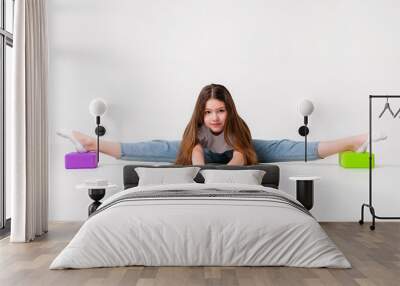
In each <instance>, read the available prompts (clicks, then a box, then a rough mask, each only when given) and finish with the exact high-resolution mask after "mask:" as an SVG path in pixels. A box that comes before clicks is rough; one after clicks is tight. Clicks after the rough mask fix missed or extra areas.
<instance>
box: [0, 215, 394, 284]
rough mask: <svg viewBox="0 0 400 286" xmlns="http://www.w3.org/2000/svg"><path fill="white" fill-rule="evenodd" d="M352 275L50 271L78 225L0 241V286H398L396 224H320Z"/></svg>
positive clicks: (273, 270) (287, 270) (247, 270)
mask: <svg viewBox="0 0 400 286" xmlns="http://www.w3.org/2000/svg"><path fill="white" fill-rule="evenodd" d="M321 225H322V227H323V228H324V229H325V231H326V232H327V233H328V235H329V236H330V237H331V239H332V240H333V241H334V242H335V243H336V245H337V246H338V247H339V248H340V249H341V250H342V251H343V253H344V254H345V256H346V257H347V258H348V259H349V261H350V262H351V264H352V266H353V268H352V269H347V270H344V269H315V268H294V267H293V268H292V267H119V268H100V269H85V270H49V269H48V267H49V265H50V263H51V261H52V260H53V259H54V258H55V257H56V256H57V254H58V253H59V252H60V251H61V250H62V249H63V248H64V247H65V246H66V244H67V243H68V241H70V239H71V238H72V237H73V235H74V234H75V233H76V232H77V230H78V229H79V227H80V226H81V223H60V222H57V223H51V224H50V231H49V233H48V234H46V235H45V236H43V237H41V238H39V239H38V240H35V241H34V242H32V243H9V239H8V238H5V239H3V240H1V241H0V285H1V286H8V285H10V286H11V285H12V286H18V285H29V286H33V285H40V286H42V285H57V286H62V285H68V286H75V285H84V286H89V285H96V286H98V285H136V286H153V285H157V286H161V285H166V286H180V285H201V286H211V285H227V286H235V285H238V286H245V285H246V286H247V285H249V286H250V285H255V286H261V285H290V286H292V285H346V286H347V285H350V286H351V285H362V286H367V285H368V286H370V285H378V286H379V285H384V286H391V285H396V286H398V285H400V222H382V221H379V222H378V223H377V228H376V230H375V231H370V230H369V228H368V227H369V224H368V223H366V224H364V225H362V226H360V225H359V224H358V223H321Z"/></svg>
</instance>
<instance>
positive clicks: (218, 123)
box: [204, 98, 228, 133]
mask: <svg viewBox="0 0 400 286" xmlns="http://www.w3.org/2000/svg"><path fill="white" fill-rule="evenodd" d="M227 115H228V113H227V111H226V108H225V103H224V102H223V101H220V100H218V99H215V98H210V99H209V100H207V102H206V106H205V110H204V125H205V126H206V127H208V128H210V130H211V131H212V132H213V133H221V132H222V131H223V130H224V126H225V120H226V117H227Z"/></svg>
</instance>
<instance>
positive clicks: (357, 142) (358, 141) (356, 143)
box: [351, 133, 368, 152]
mask: <svg viewBox="0 0 400 286" xmlns="http://www.w3.org/2000/svg"><path fill="white" fill-rule="evenodd" d="M353 139H354V140H353V144H352V146H351V151H354V152H357V151H358V150H359V149H360V148H361V146H362V145H363V144H364V143H365V142H366V141H367V140H368V133H364V134H361V135H356V136H354V137H353Z"/></svg>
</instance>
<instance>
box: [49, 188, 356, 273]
mask: <svg viewBox="0 0 400 286" xmlns="http://www.w3.org/2000/svg"><path fill="white" fill-rule="evenodd" d="M204 188H218V189H221V190H229V191H232V190H265V191H270V192H271V191H273V192H275V193H277V194H280V195H283V196H285V197H287V198H290V199H291V200H293V201H296V200H295V198H293V197H292V196H290V195H288V194H286V193H284V192H282V191H279V190H276V189H272V188H268V187H263V186H254V185H239V184H197V183H193V184H179V185H178V184H175V185H158V186H146V187H135V188H131V189H127V190H125V191H121V192H119V193H117V194H115V195H113V196H111V197H110V198H108V199H107V200H105V201H104V202H103V204H102V206H104V205H107V203H109V202H112V201H114V200H115V199H118V198H119V197H121V196H123V195H126V194H129V193H130V192H145V191H150V190H151V191H155V190H159V191H163V190H199V191H200V190H202V189H204ZM102 206H101V207H102ZM101 207H100V209H101ZM126 265H146V266H186V265H192V266H193V265H214V266H217V265H218V266H241V265H247V266H295V267H334V268H350V267H351V266H350V263H349V262H348V261H347V259H346V258H345V257H344V255H343V254H342V252H341V251H340V250H339V249H338V248H337V247H336V245H335V244H334V243H333V242H332V241H331V239H330V238H329V237H328V236H327V234H326V233H325V231H324V230H323V229H322V228H321V226H320V225H319V224H318V222H317V221H316V220H315V219H314V218H313V217H311V216H309V215H307V214H306V213H304V212H302V211H300V210H299V209H296V208H295V207H293V206H290V205H287V204H282V203H277V202H273V201H265V200H262V199H254V198H252V199H246V198H240V199H237V198H229V197H227V198H212V197H211V198H204V197H203V198H197V197H193V198H190V197H189V198H183V199H179V198H171V199H169V198H168V199H165V198H154V199H148V200H138V201H135V200H134V201H123V202H120V203H117V204H115V205H112V206H110V207H108V208H104V210H103V211H100V212H99V213H97V214H95V215H94V216H92V217H90V218H89V219H88V220H87V221H86V222H85V223H84V224H83V225H82V227H81V229H80V230H79V231H78V233H77V234H76V235H75V237H74V238H73V239H72V240H71V242H70V243H69V244H68V245H67V246H66V247H65V248H64V250H63V251H62V252H61V253H60V254H59V255H58V256H57V257H56V258H55V259H54V261H53V262H52V264H51V265H50V269H62V268H90V267H112V266H126Z"/></svg>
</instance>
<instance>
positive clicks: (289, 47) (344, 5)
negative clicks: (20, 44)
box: [48, 0, 400, 221]
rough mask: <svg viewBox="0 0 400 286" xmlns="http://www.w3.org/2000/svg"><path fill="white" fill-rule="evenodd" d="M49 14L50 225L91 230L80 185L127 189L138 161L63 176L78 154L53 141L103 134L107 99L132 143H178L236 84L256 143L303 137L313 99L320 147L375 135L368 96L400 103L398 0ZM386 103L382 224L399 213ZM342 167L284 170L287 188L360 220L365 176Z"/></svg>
mask: <svg viewBox="0 0 400 286" xmlns="http://www.w3.org/2000/svg"><path fill="white" fill-rule="evenodd" d="M48 9H49V37H50V89H49V90H50V92H49V112H50V114H49V116H50V126H49V127H50V134H51V135H50V136H51V137H50V147H51V154H50V155H51V173H50V188H51V189H50V219H51V220H83V219H85V217H86V207H87V205H88V204H89V203H90V199H89V198H88V197H87V194H86V192H83V191H77V190H75V188H74V187H75V184H77V183H80V182H82V181H83V180H84V179H86V178H91V177H105V178H107V179H109V180H111V181H113V182H115V183H118V184H120V185H121V184H122V165H123V164H127V163H130V162H122V161H117V160H114V159H112V158H110V157H106V156H103V157H102V163H103V167H101V168H99V169H97V170H65V169H64V165H63V155H64V154H65V153H66V152H70V151H72V149H71V145H69V144H68V143H67V142H66V141H64V140H62V139H60V138H56V136H55V135H54V132H55V130H57V129H58V128H72V129H77V130H80V131H82V132H85V133H91V134H93V130H94V123H95V122H94V118H92V117H91V116H90V115H89V112H88V104H89V102H90V100H91V99H93V98H95V97H102V98H104V99H106V100H107V101H108V103H109V110H108V112H107V114H106V115H105V116H104V118H103V122H104V126H105V127H106V128H107V135H106V136H105V137H104V139H107V140H117V141H125V142H128V141H131V142H134V141H140V140H149V139H179V138H180V137H181V134H182V132H183V129H184V127H185V125H186V124H187V121H188V120H189V118H190V115H191V113H192V108H193V106H194V102H195V100H196V97H197V95H198V93H199V91H200V89H201V88H202V87H203V86H204V85H206V84H209V83H221V84H224V85H226V86H227V87H228V89H229V90H230V91H231V93H232V95H233V97H234V99H235V102H236V105H237V108H238V111H239V113H240V114H241V115H242V117H243V118H244V119H245V120H246V122H247V123H248V125H249V126H250V128H251V131H252V134H253V137H254V138H263V139H279V138H290V139H295V140H302V138H301V137H300V136H299V135H298V134H297V128H298V127H299V126H300V125H301V123H302V118H301V116H300V115H299V114H298V112H297V104H298V102H299V101H300V99H302V98H305V97H306V98H309V99H311V100H312V101H313V102H314V104H315V107H316V109H315V112H314V113H313V114H312V116H311V117H310V129H311V134H310V140H330V139H334V138H338V137H344V136H349V135H352V134H359V133H363V132H366V131H367V130H368V95H369V94H400V70H399V69H400V53H399V50H400V38H399V37H398V35H399V34H400V18H399V17H398V14H399V12H400V11H399V10H400V2H399V1H395V0H393V1H388V0H385V1H372V0H371V1H365V0H363V1H348V0H342V1H337V0H331V1H311V0H304V1H295V0H291V1H289V0H283V1H267V0H263V1H261V0H260V1H257V0H250V1H227V0H223V1H211V0H205V1H193V0H192V1H188V0H185V1H183V0H181V1H178V0H175V1H171V0H168V1H167V0H164V1H161V0H158V1H156V0H153V1H128V0H120V1H108V0H96V1H95V0H86V1H78V0H75V1H72V0H68V1H67V0H50V1H49V3H48ZM392 102H393V106H395V107H396V110H397V109H398V108H400V100H398V101H397V102H395V101H394V100H393V101H392ZM383 104H384V102H383V101H380V102H377V104H376V110H374V114H375V119H374V124H375V126H374V127H376V128H377V129H381V130H384V131H385V132H387V133H388V135H389V137H390V138H389V140H388V141H387V142H385V143H383V144H379V146H378V145H377V146H376V149H375V152H376V156H377V164H378V165H381V166H382V167H380V168H379V170H378V169H377V172H376V173H377V177H376V179H375V184H376V187H375V193H374V194H375V196H374V199H376V201H375V203H376V207H377V212H378V215H399V214H396V211H398V207H397V206H398V202H399V200H400V192H399V191H398V188H397V187H396V186H397V184H398V182H397V181H396V177H395V176H396V172H397V174H398V171H399V170H400V169H399V168H398V162H400V160H399V159H400V158H399V157H400V152H399V150H398V143H397V142H400V141H399V140H400V134H399V132H398V126H399V120H400V119H396V120H394V119H389V118H388V117H387V118H385V119H380V120H378V119H377V115H376V114H377V113H378V112H379V111H380V109H381V108H382V107H383ZM336 161H337V157H336V156H333V157H331V158H327V159H324V160H321V161H318V162H312V163H310V164H307V165H306V164H304V163H291V164H287V163H284V164H280V165H281V167H282V179H281V187H282V189H284V190H287V191H288V192H290V193H293V192H294V183H293V182H291V181H288V179H287V177H288V176H290V175H296V174H313V175H314V174H315V175H320V176H322V177H323V179H322V180H321V181H320V182H318V183H317V185H316V188H317V189H318V191H317V193H316V206H315V207H314V209H313V213H314V215H315V216H316V217H317V218H318V219H319V220H325V221H326V220H351V221H354V220H358V218H359V211H360V210H359V209H360V205H361V203H362V202H363V201H364V200H367V198H368V189H367V187H368V176H367V171H366V170H345V169H342V168H340V167H338V165H337V163H336ZM110 164H111V165H110ZM396 164H397V165H396ZM383 166H386V167H383ZM389 166H390V167H389ZM110 194H111V193H110Z"/></svg>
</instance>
